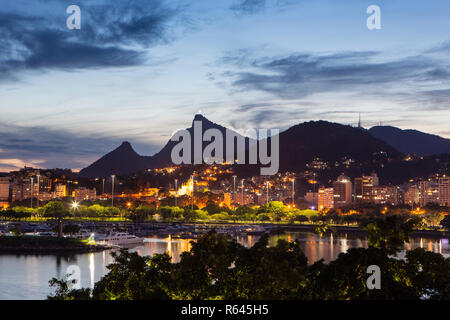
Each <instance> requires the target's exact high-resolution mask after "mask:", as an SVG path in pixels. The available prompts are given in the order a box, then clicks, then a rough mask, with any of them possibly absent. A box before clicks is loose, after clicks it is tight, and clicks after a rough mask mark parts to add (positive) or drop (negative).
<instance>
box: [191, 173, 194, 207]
mask: <svg viewBox="0 0 450 320" xmlns="http://www.w3.org/2000/svg"><path fill="white" fill-rule="evenodd" d="M194 174H195V172H194ZM191 179H192V203H191V210H194V192H195V180H194V175H192V176H191Z"/></svg>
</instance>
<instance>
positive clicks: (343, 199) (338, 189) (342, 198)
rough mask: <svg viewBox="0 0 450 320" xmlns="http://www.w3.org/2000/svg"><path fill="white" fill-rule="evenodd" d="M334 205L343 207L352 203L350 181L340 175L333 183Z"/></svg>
mask: <svg viewBox="0 0 450 320" xmlns="http://www.w3.org/2000/svg"><path fill="white" fill-rule="evenodd" d="M333 189H334V206H335V207H336V208H339V207H344V206H346V205H349V204H351V203H352V182H351V181H350V178H348V177H346V176H344V175H340V176H339V177H338V178H337V181H335V182H334V183H333Z"/></svg>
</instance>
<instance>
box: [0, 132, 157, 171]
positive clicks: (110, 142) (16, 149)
mask: <svg viewBox="0 0 450 320" xmlns="http://www.w3.org/2000/svg"><path fill="white" fill-rule="evenodd" d="M0 136H1V137H2V139H1V140H0V150H1V152H0V164H1V165H2V167H6V166H9V167H14V168H16V167H17V166H19V167H23V166H24V165H27V166H37V165H38V166H42V167H46V168H54V167H64V168H66V167H69V168H82V167H86V166H87V165H89V164H90V163H91V162H93V161H94V160H96V159H98V158H99V157H101V156H103V155H104V154H106V153H108V152H110V151H112V150H113V149H115V148H116V147H118V146H119V145H120V143H121V141H122V140H123V139H127V138H126V137H124V138H123V139H122V138H120V139H119V138H115V137H107V136H101V135H98V136H95V135H89V136H83V135H82V134H76V133H72V132H68V131H63V130H52V129H48V128H45V127H38V126H36V127H22V126H15V125H9V124H5V123H0ZM127 140H129V139H127ZM137 145H138V146H140V147H141V149H143V150H148V151H149V150H156V149H157V148H158V146H155V145H152V144H148V143H142V142H138V143H137Z"/></svg>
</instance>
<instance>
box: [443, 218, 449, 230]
mask: <svg viewBox="0 0 450 320" xmlns="http://www.w3.org/2000/svg"><path fill="white" fill-rule="evenodd" d="M441 225H442V226H443V227H444V228H445V229H447V230H450V214H448V215H446V216H445V217H444V219H442V220H441Z"/></svg>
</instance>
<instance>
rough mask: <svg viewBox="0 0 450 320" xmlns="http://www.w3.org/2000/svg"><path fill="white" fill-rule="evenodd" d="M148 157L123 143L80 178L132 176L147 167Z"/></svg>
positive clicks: (81, 173)
mask: <svg viewBox="0 0 450 320" xmlns="http://www.w3.org/2000/svg"><path fill="white" fill-rule="evenodd" d="M147 162H148V157H143V156H140V155H139V154H137V153H136V151H134V149H133V147H132V146H131V144H130V143H129V142H127V141H125V142H123V143H122V144H121V145H120V146H119V147H118V148H117V149H115V150H113V151H111V152H110V153H108V154H107V155H105V156H103V157H101V158H100V159H98V160H97V161H95V162H94V163H93V164H91V165H90V166H89V167H87V168H84V169H82V170H81V171H80V172H79V176H80V177H86V178H94V177H98V178H104V177H108V176H110V175H111V174H116V175H130V174H132V173H134V172H136V171H139V170H143V169H145V168H146V167H147Z"/></svg>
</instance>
